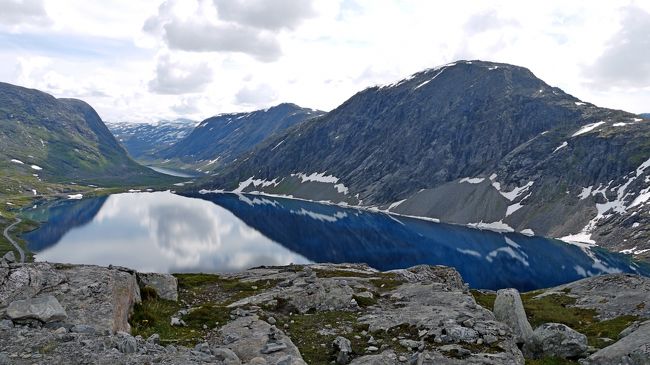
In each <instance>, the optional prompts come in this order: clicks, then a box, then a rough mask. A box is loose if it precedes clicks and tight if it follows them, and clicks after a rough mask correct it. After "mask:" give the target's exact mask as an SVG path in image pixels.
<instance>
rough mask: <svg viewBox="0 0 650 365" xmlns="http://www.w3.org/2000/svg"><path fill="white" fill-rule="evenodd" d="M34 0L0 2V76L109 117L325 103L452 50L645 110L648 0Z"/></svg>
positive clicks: (606, 102)
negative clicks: (21, 18)
mask: <svg viewBox="0 0 650 365" xmlns="http://www.w3.org/2000/svg"><path fill="white" fill-rule="evenodd" d="M7 1H8V0H0V4H8V2H7ZM12 3H14V4H15V3H17V2H16V1H12ZM30 4H37V5H38V4H41V3H39V2H38V1H36V2H33V3H30ZM30 6H33V5H29V6H27V5H26V6H25V7H23V6H20V7H19V8H18V13H29V12H30V9H32V8H30ZM36 8H37V9H43V12H40V10H39V11H38V12H36V13H35V14H41V15H42V14H45V15H46V16H47V18H48V19H50V21H49V22H46V21H44V22H32V23H33V24H31V23H30V22H28V23H21V24H19V25H15V24H14V25H9V23H8V21H7V20H6V19H7V17H8V15H7V14H9V13H8V12H7V13H5V12H4V10H5V9H9V8H8V7H5V6H2V7H1V8H0V9H2V13H0V64H2V65H3V66H4V67H2V68H0V81H6V82H11V83H18V84H21V85H25V86H29V87H36V88H39V89H42V90H44V91H46V92H50V93H53V94H54V95H55V96H58V97H63V96H65V97H80V98H83V99H84V100H86V101H88V102H89V103H90V104H91V105H92V106H93V107H95V108H96V109H97V110H98V112H99V113H100V115H101V116H102V117H103V118H105V119H108V120H125V119H131V120H133V119H134V120H142V121H150V120H155V119H158V118H165V119H174V118H176V117H184V116H186V117H191V118H194V119H202V118H206V117H209V116H211V115H214V114H218V113H222V112H236V111H243V110H250V109H252V108H258V107H267V106H270V105H272V104H275V103H278V102H280V101H287V102H294V103H296V104H299V105H302V106H305V107H313V108H318V109H322V110H330V109H332V108H335V107H336V106H338V105H340V104H341V103H342V102H344V101H345V100H346V99H347V98H349V97H350V96H351V95H353V94H354V93H356V92H358V91H360V90H362V89H364V88H366V87H368V86H372V85H375V84H382V83H387V82H391V81H396V80H398V79H400V78H403V77H406V76H408V75H410V74H412V73H414V72H417V71H420V70H422V69H424V68H428V67H433V66H436V65H440V64H444V63H447V62H451V61H454V60H455V59H458V58H477V59H484V60H494V61H500V62H508V63H513V64H518V65H521V66H525V67H527V68H529V69H530V70H531V71H533V72H534V73H535V74H536V75H537V76H538V77H540V78H542V79H544V80H545V81H547V82H548V83H549V84H551V85H553V86H558V87H561V88H562V89H564V90H565V91H567V92H569V93H571V94H573V95H575V96H577V97H579V98H580V99H583V100H586V101H589V102H593V103H595V104H597V105H601V106H607V107H614V108H620V109H625V110H629V111H632V112H648V111H649V110H648V109H647V100H650V85H649V84H650V76H649V75H648V73H649V72H648V68H647V67H648V63H647V60H648V59H650V58H649V57H648V56H647V50H648V49H649V47H647V46H645V45H647V34H649V32H648V31H647V29H648V28H647V22H648V20H647V17H646V15H647V13H648V12H650V3H648V2H642V1H632V0H624V1H620V2H593V1H572V2H567V1H560V0H549V1H544V2H521V1H515V0H504V1H499V2H484V1H480V0H468V1H465V2H462V3H454V2H447V3H444V4H443V3H439V2H427V1H416V0H311V1H306V0H305V1H302V0H301V1H289V0H275V1H273V0H271V1H266V0H249V1H244V0H167V1H162V0H158V1H156V0H153V1H146V2H145V1H132V0H110V1H108V0H107V1H105V2H88V1H84V0H66V1H65V2H62V1H59V0H43V3H42V6H40V5H39V7H36ZM36 8H34V9H36ZM644 14H645V15H644ZM3 17H4V18H3ZM12 17H13V16H12ZM3 19H4V20H3ZM12 19H13V18H12ZM12 22H14V21H13V20H12ZM644 35H645V37H644ZM644 52H645V53H644ZM184 94H185V95H184ZM179 95H181V97H179Z"/></svg>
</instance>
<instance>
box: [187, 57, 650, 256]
mask: <svg viewBox="0 0 650 365" xmlns="http://www.w3.org/2000/svg"><path fill="white" fill-rule="evenodd" d="M188 154H189V153H188ZM193 154H195V155H196V154H197V152H193ZM649 158H650V123H647V122H646V121H644V120H643V119H642V118H641V117H639V116H638V115H635V114H631V113H626V112H622V111H617V110H610V109H605V108H599V107H597V106H595V105H593V104H590V103H587V102H583V101H581V100H579V99H577V98H575V97H573V96H571V95H569V94H566V93H565V92H563V91H562V90H560V89H558V88H556V87H552V86H549V85H548V84H546V83H545V82H543V81H542V80H540V79H538V78H537V77H535V75H534V74H533V73H532V72H530V71H529V70H527V69H525V68H523V67H518V66H513V65H508V64H502V63H493V62H483V61H458V62H455V63H451V64H447V65H444V66H440V67H436V68H432V69H428V70H425V71H422V72H419V73H416V74H414V75H412V76H411V77H409V78H407V79H404V80H401V81H399V82H396V83H394V84H391V85H385V86H377V87H371V88H368V89H366V90H363V91H361V92H359V93H357V94H356V95H354V96H353V97H351V98H350V99H349V100H347V101H346V102H345V103H343V104H342V105H341V106H339V107H338V108H336V109H335V110H333V111H331V112H329V113H327V114H324V115H322V116H320V117H317V118H314V119H311V120H308V121H306V122H304V123H300V124H297V125H295V126H293V127H290V128H288V129H287V130H286V131H284V132H283V133H279V134H276V135H275V136H273V137H271V138H267V139H265V140H264V141H263V142H261V143H260V144H258V145H257V146H256V147H255V148H254V149H253V150H252V151H250V152H246V153H244V154H243V155H241V156H239V157H238V158H237V160H236V161H235V160H233V162H232V163H230V164H228V165H224V166H222V168H221V169H218V170H216V171H215V176H214V177H213V178H212V180H211V181H210V182H208V183H205V184H204V185H203V186H202V188H205V189H226V190H235V191H239V192H251V191H259V192H266V193H275V194H283V195H292V196H294V197H300V198H305V199H311V200H327V201H331V202H344V203H347V204H356V205H363V206H367V207H374V208H375V209H384V210H388V211H391V212H395V213H400V214H406V215H417V216H423V217H430V218H435V219H440V220H443V221H446V222H451V223H459V224H469V225H474V226H477V227H486V228H491V229H503V230H517V231H521V232H524V233H528V234H533V233H534V234H538V235H544V236H551V237H563V238H564V239H565V240H568V241H576V242H583V243H593V242H596V243H598V244H601V245H603V246H605V247H608V248H611V249H613V250H617V251H623V250H626V251H625V252H628V253H635V254H638V255H640V256H644V257H650V244H649V242H650V234H649V232H648V231H646V229H645V227H648V225H649V224H650V216H649V214H648V209H647V207H644V205H645V204H646V202H647V201H648V200H649V199H650V193H649V191H650V169H647V167H648V166H650V160H649ZM646 170H647V172H646Z"/></svg>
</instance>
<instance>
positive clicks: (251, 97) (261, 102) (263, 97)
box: [235, 84, 278, 108]
mask: <svg viewBox="0 0 650 365" xmlns="http://www.w3.org/2000/svg"><path fill="white" fill-rule="evenodd" d="M277 98H278V94H277V92H276V91H275V89H273V87H271V86H270V85H267V84H260V85H256V86H254V87H248V86H245V87H243V88H241V89H240V90H239V91H238V92H237V94H235V101H236V102H237V104H243V105H250V106H253V107H257V108H261V107H263V106H265V105H269V104H270V103H273V102H274V101H276V100H277Z"/></svg>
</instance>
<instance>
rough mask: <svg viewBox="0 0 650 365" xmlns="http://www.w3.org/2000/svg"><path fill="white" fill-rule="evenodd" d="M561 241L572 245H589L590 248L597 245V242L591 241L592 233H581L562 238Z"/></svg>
mask: <svg viewBox="0 0 650 365" xmlns="http://www.w3.org/2000/svg"><path fill="white" fill-rule="evenodd" d="M559 240H561V241H564V242H566V243H570V244H587V245H589V246H590V247H591V246H594V245H596V241H594V240H592V239H591V233H588V232H580V233H576V234H570V235H568V236H564V237H560V238H559Z"/></svg>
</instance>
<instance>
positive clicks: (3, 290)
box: [0, 262, 140, 333]
mask: <svg viewBox="0 0 650 365" xmlns="http://www.w3.org/2000/svg"><path fill="white" fill-rule="evenodd" d="M47 295H52V296H54V297H56V298H58V300H59V303H60V305H61V307H63V309H64V310H65V312H66V313H67V315H68V319H67V322H68V323H69V324H70V325H76V324H84V325H89V326H92V327H94V328H95V329H96V330H97V331H109V332H112V333H115V332H117V331H125V332H128V331H129V330H130V326H129V322H128V317H129V313H130V312H131V310H132V309H133V305H134V304H135V303H138V302H140V290H139V289H138V284H137V281H136V277H135V275H134V274H133V273H132V272H130V271H125V270H124V269H119V268H106V267H99V266H90V265H61V264H49V263H40V262H39V263H29V264H24V265H21V266H15V267H11V268H10V269H9V272H8V274H7V275H6V276H5V277H0V309H2V308H4V307H6V306H8V305H9V304H10V303H11V302H13V301H16V300H26V299H30V298H34V297H37V296H47Z"/></svg>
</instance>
